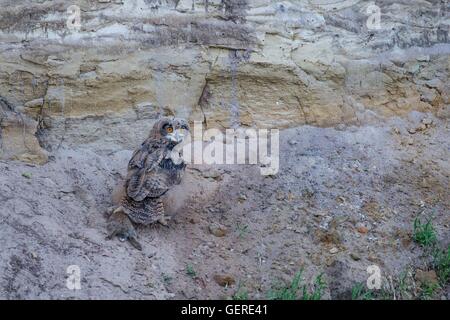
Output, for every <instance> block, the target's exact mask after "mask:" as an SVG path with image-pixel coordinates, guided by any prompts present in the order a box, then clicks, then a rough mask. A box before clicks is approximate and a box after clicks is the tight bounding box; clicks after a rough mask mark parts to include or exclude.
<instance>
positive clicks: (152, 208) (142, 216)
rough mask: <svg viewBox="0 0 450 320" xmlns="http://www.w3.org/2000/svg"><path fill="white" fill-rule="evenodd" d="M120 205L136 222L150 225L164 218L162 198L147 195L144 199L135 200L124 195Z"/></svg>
mask: <svg viewBox="0 0 450 320" xmlns="http://www.w3.org/2000/svg"><path fill="white" fill-rule="evenodd" d="M120 205H121V206H122V207H123V208H124V212H125V213H126V214H127V215H128V217H129V218H130V219H131V221H133V222H134V223H139V224H143V225H149V224H152V223H155V222H157V221H159V220H160V219H163V218H164V205H163V201H162V199H161V198H149V197H147V198H145V199H144V200H142V201H134V200H133V199H132V198H130V197H124V198H123V199H122V201H121V203H120Z"/></svg>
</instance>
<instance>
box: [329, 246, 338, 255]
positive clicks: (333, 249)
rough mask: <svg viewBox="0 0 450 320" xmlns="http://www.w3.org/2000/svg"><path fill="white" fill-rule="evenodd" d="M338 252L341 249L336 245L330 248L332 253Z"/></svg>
mask: <svg viewBox="0 0 450 320" xmlns="http://www.w3.org/2000/svg"><path fill="white" fill-rule="evenodd" d="M338 252H339V249H338V248H336V247H333V248H331V249H330V253H331V254H336V253H338Z"/></svg>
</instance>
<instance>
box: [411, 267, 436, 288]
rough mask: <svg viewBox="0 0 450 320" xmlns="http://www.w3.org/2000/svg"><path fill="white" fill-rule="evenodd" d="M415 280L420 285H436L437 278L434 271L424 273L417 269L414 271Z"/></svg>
mask: <svg viewBox="0 0 450 320" xmlns="http://www.w3.org/2000/svg"><path fill="white" fill-rule="evenodd" d="M415 278H416V280H417V281H418V282H420V283H421V284H431V285H433V284H438V283H439V281H438V277H437V275H436V272H435V271H434V270H430V271H424V270H420V269H417V270H416V276H415Z"/></svg>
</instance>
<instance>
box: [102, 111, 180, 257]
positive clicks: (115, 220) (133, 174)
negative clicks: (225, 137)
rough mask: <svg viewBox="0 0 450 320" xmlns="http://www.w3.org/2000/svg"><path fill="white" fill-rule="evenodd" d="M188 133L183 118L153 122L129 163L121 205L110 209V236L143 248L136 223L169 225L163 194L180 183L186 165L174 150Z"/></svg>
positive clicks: (121, 195)
mask: <svg viewBox="0 0 450 320" xmlns="http://www.w3.org/2000/svg"><path fill="white" fill-rule="evenodd" d="M188 133H189V125H188V123H187V121H186V120H183V119H178V118H162V119H160V120H159V121H157V122H156V123H155V124H154V126H153V128H152V129H151V131H150V134H149V136H148V138H147V139H146V140H145V141H144V142H143V143H142V144H141V146H140V147H139V148H138V149H136V150H135V151H134V153H133V155H132V157H131V159H130V161H129V163H128V173H127V177H126V179H125V183H124V185H123V188H122V191H121V193H120V200H119V204H118V206H116V207H112V208H110V209H109V210H108V213H109V214H110V216H109V222H108V234H109V235H108V238H109V239H111V238H113V237H115V236H118V237H119V239H120V240H121V241H125V240H129V241H130V242H131V244H132V245H133V246H134V247H136V248H137V249H139V250H141V249H142V247H141V245H140V243H139V242H138V241H137V234H136V230H135V229H134V226H133V223H137V224H143V225H149V224H151V223H155V222H160V223H161V224H164V225H166V224H167V219H168V218H169V217H167V216H165V215H164V206H163V201H162V198H161V197H162V196H163V195H164V194H165V193H166V192H167V191H168V190H169V189H170V188H171V187H172V186H174V185H176V184H179V183H180V182H181V178H182V176H183V173H184V171H185V168H186V164H185V163H184V162H183V159H182V158H181V157H180V156H179V153H178V152H176V151H174V150H173V149H174V147H175V146H176V145H177V144H179V143H181V142H182V141H183V139H184V136H185V134H188Z"/></svg>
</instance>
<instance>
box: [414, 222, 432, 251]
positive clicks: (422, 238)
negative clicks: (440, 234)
mask: <svg viewBox="0 0 450 320" xmlns="http://www.w3.org/2000/svg"><path fill="white" fill-rule="evenodd" d="M413 239H414V241H415V242H417V243H418V244H420V245H421V246H423V247H430V246H433V245H434V244H435V243H436V240H437V238H436V231H435V230H434V227H433V224H432V219H431V218H430V219H428V220H427V222H426V223H422V221H421V220H420V219H419V217H416V218H415V219H414V233H413Z"/></svg>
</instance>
